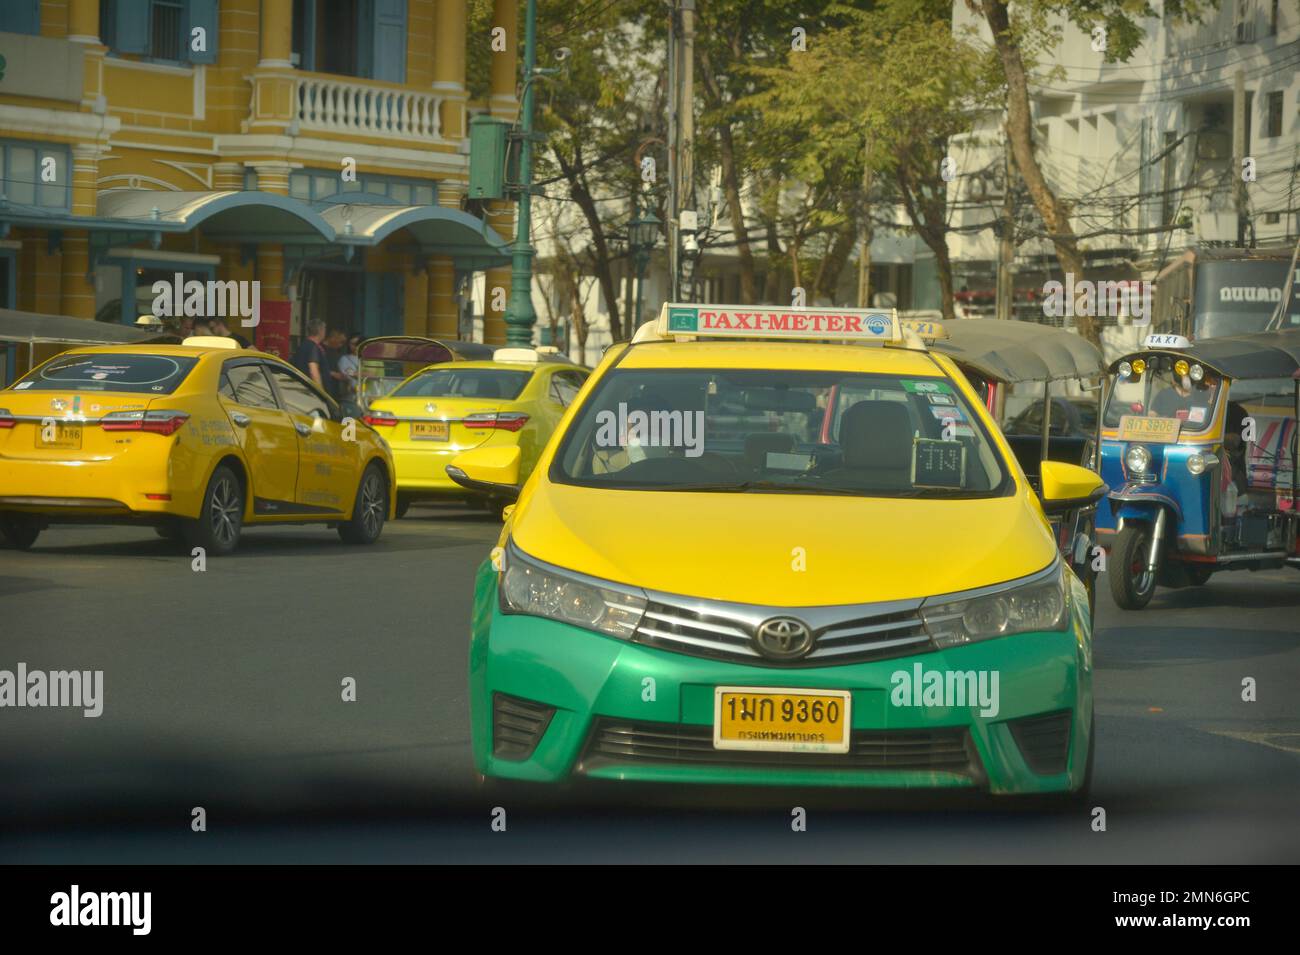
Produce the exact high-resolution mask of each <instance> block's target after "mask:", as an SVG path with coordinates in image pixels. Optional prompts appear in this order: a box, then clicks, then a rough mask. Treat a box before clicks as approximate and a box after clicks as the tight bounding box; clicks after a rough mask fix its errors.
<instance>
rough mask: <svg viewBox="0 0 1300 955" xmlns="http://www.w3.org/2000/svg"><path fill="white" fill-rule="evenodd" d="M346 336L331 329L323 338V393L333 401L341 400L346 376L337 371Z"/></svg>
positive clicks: (335, 329) (346, 339) (346, 340)
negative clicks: (324, 369) (324, 370)
mask: <svg viewBox="0 0 1300 955" xmlns="http://www.w3.org/2000/svg"><path fill="white" fill-rule="evenodd" d="M347 343H348V336H347V334H346V333H345V332H344V331H343V330H342V329H338V328H331V329H330V330H329V334H328V335H326V336H325V342H324V345H325V368H326V372H325V391H326V393H327V394H328V395H329V396H330V397H331V398H333V399H334V400H335V401H342V400H343V383H344V381H345V380H346V378H347V376H346V375H344V374H343V372H341V371H339V359H340V358H342V357H343V354H344V348H343V346H345V345H346V344H347Z"/></svg>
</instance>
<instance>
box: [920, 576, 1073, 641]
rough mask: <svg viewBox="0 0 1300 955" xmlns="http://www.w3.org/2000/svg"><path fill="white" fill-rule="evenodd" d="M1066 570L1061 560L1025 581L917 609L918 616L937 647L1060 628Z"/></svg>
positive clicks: (1064, 616) (1063, 619)
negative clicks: (919, 615)
mask: <svg viewBox="0 0 1300 955" xmlns="http://www.w3.org/2000/svg"><path fill="white" fill-rule="evenodd" d="M1066 573H1067V571H1066V569H1065V565H1064V564H1063V563H1060V562H1059V561H1058V563H1057V565H1056V566H1054V567H1053V568H1052V570H1051V571H1050V572H1048V573H1047V574H1042V575H1037V576H1036V577H1035V578H1034V579H1033V580H1031V581H1030V582H1029V583H1026V584H1019V585H1016V586H1009V587H1006V588H1004V589H1001V590H995V591H994V592H992V593H986V594H983V595H980V596H977V597H972V598H969V599H966V600H945V599H944V598H939V599H940V600H943V602H942V603H937V604H933V605H931V604H929V603H927V604H926V605H925V606H923V607H922V608H921V619H922V620H923V621H924V622H925V628H926V630H927V631H929V633H930V639H931V640H933V641H934V645H935V646H936V647H938V648H939V649H943V648H945V647H955V646H960V645H962V644H965V643H972V642H974V641H976V640H989V639H992V638H993V637H1006V636H1010V635H1012V634H1016V633H1029V632H1031V631H1035V630H1061V629H1063V628H1064V626H1065V624H1066V618H1067V614H1066Z"/></svg>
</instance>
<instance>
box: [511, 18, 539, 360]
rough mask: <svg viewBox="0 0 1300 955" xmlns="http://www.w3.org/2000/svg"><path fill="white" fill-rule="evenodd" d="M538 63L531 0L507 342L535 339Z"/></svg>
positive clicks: (526, 24) (526, 30)
mask: <svg viewBox="0 0 1300 955" xmlns="http://www.w3.org/2000/svg"><path fill="white" fill-rule="evenodd" d="M536 66H537V0H528V6H527V13H526V14H525V20H524V91H523V102H522V104H520V112H519V137H520V138H519V211H518V222H517V225H516V231H515V244H514V247H513V248H512V249H511V257H512V260H513V261H512V264H511V269H510V304H509V305H508V306H507V307H506V343H507V344H509V345H517V346H529V345H532V343H533V326H534V325H535V324H537V312H536V311H534V310H533V256H534V255H535V254H536V250H535V249H534V248H533V245H532V236H531V232H532V198H533V80H534V79H536V77H535V76H534V75H533V74H534V72H535V67H536Z"/></svg>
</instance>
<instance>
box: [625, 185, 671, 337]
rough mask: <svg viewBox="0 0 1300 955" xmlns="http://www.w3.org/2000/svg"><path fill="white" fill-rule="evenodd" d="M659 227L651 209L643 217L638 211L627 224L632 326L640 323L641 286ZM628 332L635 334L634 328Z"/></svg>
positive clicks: (660, 223) (658, 219) (656, 240)
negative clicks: (632, 268)
mask: <svg viewBox="0 0 1300 955" xmlns="http://www.w3.org/2000/svg"><path fill="white" fill-rule="evenodd" d="M661 225H663V222H662V220H660V218H659V217H658V216H657V215H655V214H654V210H653V209H647V210H646V211H645V214H644V215H642V214H641V213H640V212H639V211H638V212H637V214H636V216H635V217H634V218H633V219H632V221H631V222H629V223H628V229H627V240H628V245H630V246H631V248H632V262H633V264H634V265H635V266H636V311H635V313H634V314H633V317H632V322H631V324H632V326H635V325H637V324H639V323H640V321H641V286H642V284H643V283H644V282H645V272H646V268H647V267H648V266H649V265H650V254H651V253H652V252H654V248H655V246H656V245H658V244H659V227H660V226H661ZM628 331H629V332H635V331H636V328H635V327H631V328H629V329H628Z"/></svg>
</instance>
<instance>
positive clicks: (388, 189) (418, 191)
mask: <svg viewBox="0 0 1300 955" xmlns="http://www.w3.org/2000/svg"><path fill="white" fill-rule="evenodd" d="M344 192H346V193H358V195H357V197H356V201H358V202H366V201H368V200H369V201H378V202H380V203H384V202H387V203H390V204H392V205H398V206H431V205H433V204H434V202H435V201H437V198H438V189H437V187H436V186H434V185H433V184H431V183H428V182H421V181H419V180H412V179H399V178H397V177H395V176H364V175H361V176H357V178H356V181H355V182H344V181H343V180H342V179H340V178H339V175H338V173H323V172H321V171H320V170H313V169H306V170H303V171H302V172H295V173H291V174H290V175H289V195H291V196H293V197H294V198H295V199H301V200H303V201H304V202H321V201H323V200H327V199H332V198H334V197H335V196H337V195H339V194H340V193H344Z"/></svg>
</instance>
